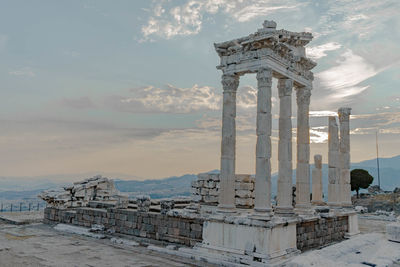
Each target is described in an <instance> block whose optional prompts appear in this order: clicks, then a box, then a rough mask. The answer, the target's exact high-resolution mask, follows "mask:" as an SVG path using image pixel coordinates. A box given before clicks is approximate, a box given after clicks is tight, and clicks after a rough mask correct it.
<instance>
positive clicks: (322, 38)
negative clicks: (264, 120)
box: [0, 0, 400, 179]
mask: <svg viewBox="0 0 400 267" xmlns="http://www.w3.org/2000/svg"><path fill="white" fill-rule="evenodd" d="M399 12H400V2H399V1H398V0H381V1H376V0H360V1H356V0H352V1H350V0H344V1H329V0H328V1H301V0H279V1H276V0H189V1H188V0H169V1H167V0H166V1H163V0H158V1H150V0H137V1H136V0H135V1H129V0H125V1H124V0H118V1H102V0H96V1H94V0H93V1H88V0H81V1H78V0H75V1H50V0H48V1H45V0H41V1H28V0H26V1H20V0H14V1H6V0H0V81H1V83H0V151H1V156H0V170H1V173H0V176H44V175H58V174H79V173H82V174H83V173H90V172H96V173H104V174H110V175H117V174H118V175H122V176H123V177H136V178H137V179H149V178H161V177H167V176H171V175H181V174H184V173H198V172H202V171H209V170H213V169H217V168H219V156H220V127H221V122H220V120H221V84H220V78H221V73H220V71H218V70H217V69H216V68H215V66H216V65H218V62H219V59H218V56H217V54H216V52H215V51H214V48H213V43H214V42H221V41H226V40H230V39H233V38H237V37H241V36H245V35H248V34H250V33H253V32H255V31H257V29H258V28H260V27H261V25H262V22H263V20H265V19H269V20H275V21H276V22H277V23H278V27H277V28H278V29H281V28H284V29H287V30H290V31H309V32H312V33H313V35H314V40H313V41H312V42H311V43H310V44H309V45H308V46H307V54H308V56H309V57H310V58H312V59H314V60H315V61H316V62H317V63H318V66H317V67H316V68H315V69H314V73H315V81H314V89H313V92H312V94H313V95H312V98H311V110H312V112H311V114H310V115H311V116H312V118H311V125H312V128H311V140H312V145H311V150H312V151H311V152H312V155H313V154H315V153H321V154H322V155H323V159H324V161H325V162H326V160H327V143H326V142H327V117H326V116H327V115H330V114H334V112H335V111H337V109H338V108H339V107H341V106H350V107H352V108H353V114H354V116H353V117H352V121H351V129H352V136H351V141H352V147H351V153H352V161H353V162H358V161H362V160H365V159H371V158H373V157H375V132H376V131H379V138H380V153H381V156H383V157H390V156H394V155H397V154H400V142H399V137H400V49H399V42H400V31H399V30H398V29H399V28H400V16H399ZM255 85H256V80H255V76H254V75H247V76H245V77H242V78H241V80H240V86H239V91H238V118H237V130H238V133H237V134H238V137H237V172H238V173H254V165H255V163H254V157H255V156H254V154H255V141H256V139H255V115H256V88H255ZM274 87H275V88H274V89H273V92H274V98H273V113H274V123H273V125H274V131H273V152H274V154H273V171H276V170H277V163H276V159H277V154H276V149H277V138H276V136H277V130H278V125H277V118H278V116H277V112H278V108H279V103H278V101H277V90H276V83H274ZM294 104H295V100H294V99H293V105H294ZM293 107H294V110H295V106H293ZM293 115H294V116H293V125H294V126H295V121H296V114H293ZM293 130H294V134H295V129H293ZM294 152H295V150H294ZM294 156H295V155H294ZM294 158H295V157H294Z"/></svg>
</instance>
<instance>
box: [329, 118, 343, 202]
mask: <svg viewBox="0 0 400 267" xmlns="http://www.w3.org/2000/svg"><path fill="white" fill-rule="evenodd" d="M328 123H329V124H328V125H329V126H328V149H329V150H328V167H329V170H328V177H329V184H328V205H329V206H331V207H338V206H340V200H339V199H340V185H339V174H340V164H339V133H338V131H339V128H338V125H337V123H336V117H335V116H329V121H328Z"/></svg>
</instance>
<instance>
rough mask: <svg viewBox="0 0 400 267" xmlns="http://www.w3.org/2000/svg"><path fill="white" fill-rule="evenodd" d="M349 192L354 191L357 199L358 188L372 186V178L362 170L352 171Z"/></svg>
mask: <svg viewBox="0 0 400 267" xmlns="http://www.w3.org/2000/svg"><path fill="white" fill-rule="evenodd" d="M350 174H351V181H350V184H351V191H354V190H355V191H356V192H357V198H358V191H360V188H363V189H367V188H368V187H369V186H370V184H372V181H373V180H374V177H372V176H371V175H370V174H369V173H368V171H366V170H363V169H354V170H352V171H351V173H350Z"/></svg>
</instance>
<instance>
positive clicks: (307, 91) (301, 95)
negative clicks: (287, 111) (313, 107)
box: [296, 87, 311, 105]
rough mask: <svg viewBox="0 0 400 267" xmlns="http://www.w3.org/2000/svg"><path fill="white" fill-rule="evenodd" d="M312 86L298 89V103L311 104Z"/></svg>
mask: <svg viewBox="0 0 400 267" xmlns="http://www.w3.org/2000/svg"><path fill="white" fill-rule="evenodd" d="M310 97H311V88H309V87H301V88H297V89H296V100H297V105H310Z"/></svg>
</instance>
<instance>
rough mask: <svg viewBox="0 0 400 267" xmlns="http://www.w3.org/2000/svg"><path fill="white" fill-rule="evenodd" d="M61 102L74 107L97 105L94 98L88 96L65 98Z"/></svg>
mask: <svg viewBox="0 0 400 267" xmlns="http://www.w3.org/2000/svg"><path fill="white" fill-rule="evenodd" d="M61 104H62V105H64V106H66V107H70V108H74V109H88V108H94V107H95V105H94V103H93V102H92V100H91V99H90V98H89V97H87V96H83V97H79V98H63V99H62V100H61Z"/></svg>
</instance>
